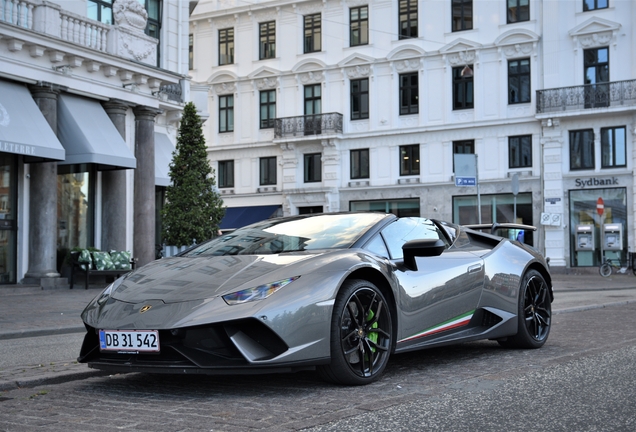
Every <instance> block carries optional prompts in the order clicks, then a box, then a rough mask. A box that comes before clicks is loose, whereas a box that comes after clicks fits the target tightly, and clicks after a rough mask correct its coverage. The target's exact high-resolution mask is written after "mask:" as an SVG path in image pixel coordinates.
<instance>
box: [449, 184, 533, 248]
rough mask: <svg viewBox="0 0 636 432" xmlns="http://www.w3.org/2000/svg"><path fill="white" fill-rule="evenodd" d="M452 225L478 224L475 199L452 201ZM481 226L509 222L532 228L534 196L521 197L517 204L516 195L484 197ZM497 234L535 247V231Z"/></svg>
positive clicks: (518, 198)
mask: <svg viewBox="0 0 636 432" xmlns="http://www.w3.org/2000/svg"><path fill="white" fill-rule="evenodd" d="M515 213H516V219H515ZM453 222H454V223H456V224H459V225H470V224H477V223H479V214H478V212H477V196H476V195H470V196H456V197H453ZM481 222H482V223H484V224H491V223H506V222H507V223H520V224H525V225H532V194H531V193H520V194H518V195H517V199H516V203H515V196H514V195H513V194H501V195H482V196H481ZM497 234H498V235H501V236H504V237H507V238H509V239H511V240H520V241H522V242H523V243H526V244H529V245H534V233H533V231H524V230H501V231H498V233H497Z"/></svg>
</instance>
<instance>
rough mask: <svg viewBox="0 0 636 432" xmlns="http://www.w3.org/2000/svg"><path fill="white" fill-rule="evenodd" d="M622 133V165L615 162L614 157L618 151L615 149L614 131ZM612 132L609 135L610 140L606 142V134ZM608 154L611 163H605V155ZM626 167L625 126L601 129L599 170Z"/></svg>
mask: <svg viewBox="0 0 636 432" xmlns="http://www.w3.org/2000/svg"><path fill="white" fill-rule="evenodd" d="M617 130H622V131H623V143H622V145H623V148H622V158H623V161H624V162H623V163H622V164H620V163H617V162H616V155H617V153H618V150H617V149H616V131H617ZM608 131H613V133H612V134H611V137H609V138H611V139H609V140H608V136H607V132H608ZM608 147H609V148H608ZM608 153H609V154H610V158H611V162H610V163H606V160H607V154H608ZM626 166H627V128H626V127H625V126H611V127H605V128H601V169H611V168H625V167H626Z"/></svg>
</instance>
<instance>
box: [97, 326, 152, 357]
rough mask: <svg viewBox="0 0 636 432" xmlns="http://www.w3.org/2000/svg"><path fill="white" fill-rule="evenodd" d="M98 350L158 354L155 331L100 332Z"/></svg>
mask: <svg viewBox="0 0 636 432" xmlns="http://www.w3.org/2000/svg"><path fill="white" fill-rule="evenodd" d="M99 349H100V350H101V351H117V352H122V353H131V354H136V353H140V352H159V332H158V331H157V330H100V331H99Z"/></svg>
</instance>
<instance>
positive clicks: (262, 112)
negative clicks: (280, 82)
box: [258, 89, 276, 129]
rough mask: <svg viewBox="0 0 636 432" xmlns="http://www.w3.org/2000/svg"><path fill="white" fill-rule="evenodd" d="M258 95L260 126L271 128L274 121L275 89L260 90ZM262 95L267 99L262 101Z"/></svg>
mask: <svg viewBox="0 0 636 432" xmlns="http://www.w3.org/2000/svg"><path fill="white" fill-rule="evenodd" d="M258 96H259V125H260V128H261V129H271V128H273V127H274V125H275V123H276V89H270V90H261V91H260V92H259V94H258ZM263 96H266V99H267V100H265V101H263ZM272 110H273V111H272Z"/></svg>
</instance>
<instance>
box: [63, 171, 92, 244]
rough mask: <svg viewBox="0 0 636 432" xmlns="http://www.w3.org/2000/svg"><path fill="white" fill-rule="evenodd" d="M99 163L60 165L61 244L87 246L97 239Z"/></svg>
mask: <svg viewBox="0 0 636 432" xmlns="http://www.w3.org/2000/svg"><path fill="white" fill-rule="evenodd" d="M95 167H96V165H95V164H88V165H85V164H81V165H60V166H58V176H57V191H58V193H57V215H58V230H57V245H58V250H59V249H66V250H70V249H72V248H74V247H80V248H83V249H85V248H87V247H89V246H92V245H93V244H94V241H95V195H96V184H97V171H96V169H95Z"/></svg>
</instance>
